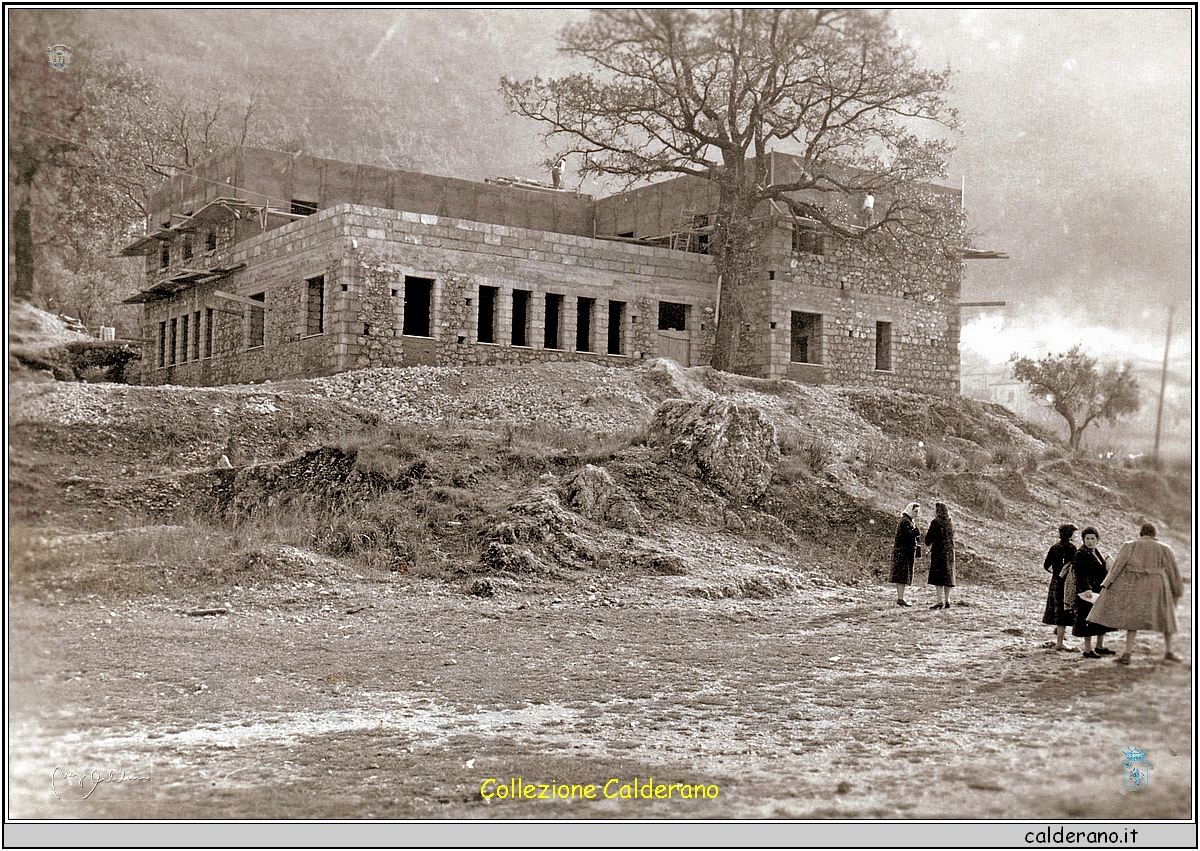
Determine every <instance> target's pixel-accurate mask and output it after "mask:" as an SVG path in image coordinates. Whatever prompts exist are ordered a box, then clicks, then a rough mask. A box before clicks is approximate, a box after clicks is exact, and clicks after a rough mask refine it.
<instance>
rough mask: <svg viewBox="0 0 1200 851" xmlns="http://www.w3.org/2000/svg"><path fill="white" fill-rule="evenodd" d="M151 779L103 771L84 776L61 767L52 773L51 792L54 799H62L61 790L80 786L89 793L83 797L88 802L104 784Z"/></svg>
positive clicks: (56, 767)
mask: <svg viewBox="0 0 1200 851" xmlns="http://www.w3.org/2000/svg"><path fill="white" fill-rule="evenodd" d="M149 782H150V778H149V777H140V776H138V775H136V774H135V775H128V776H127V775H126V774H125V772H124V771H122V772H121V773H120V774H119V775H118V774H117V772H115V771H101V770H100V769H93V770H91V771H86V772H84V773H82V774H76V773H75V772H70V773H68V772H67V771H66V770H65V769H63V768H60V767H59V766H55V767H54V771H52V772H50V791H51V792H53V793H54V797H56V798H61V797H62V796H61V795H59V794H58V790H59V789H60V788H62V789H65V788H66V787H68V786H78V787H79V788H80V789H86V790H87V792H86V794H84V796H83V800H85V801H86V800H87V799H88V798H90V797H91V796H92V793H93V792H95V791H96V789H97V788H98V787H99V786H100V784H102V783H149Z"/></svg>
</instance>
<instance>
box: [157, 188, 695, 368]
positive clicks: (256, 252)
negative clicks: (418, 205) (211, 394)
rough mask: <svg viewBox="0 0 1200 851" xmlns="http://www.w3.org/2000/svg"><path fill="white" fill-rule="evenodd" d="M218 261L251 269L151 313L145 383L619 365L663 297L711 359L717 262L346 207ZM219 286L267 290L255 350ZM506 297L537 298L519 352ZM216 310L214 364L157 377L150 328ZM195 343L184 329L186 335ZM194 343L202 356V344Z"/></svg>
mask: <svg viewBox="0 0 1200 851" xmlns="http://www.w3.org/2000/svg"><path fill="white" fill-rule="evenodd" d="M221 262H222V263H224V264H236V263H239V262H245V263H246V264H247V265H246V268H244V269H242V270H240V271H237V272H234V273H233V274H231V275H229V276H228V277H226V278H224V279H222V280H221V281H219V282H217V283H214V284H209V285H204V286H200V287H192V288H190V289H187V290H184V291H182V292H180V293H177V294H175V295H173V296H170V297H167V298H162V299H157V300H154V301H151V302H148V303H147V304H146V305H145V309H144V313H143V334H144V337H145V339H146V340H150V341H154V342H153V343H152V345H151V346H150V347H148V350H149V351H151V352H152V353H151V356H150V357H148V358H146V359H145V360H144V361H143V373H142V380H143V383H147V384H163V383H172V384H184V385H209V384H226V383H242V382H253V381H262V380H267V379H270V380H279V379H284V378H297V377H305V376H314V375H325V374H331V373H334V372H339V371H344V370H347V369H356V368H362V367H370V366H400V365H408V364H414V363H436V364H440V365H469V364H490V363H520V362H537V361H547V360H580V359H583V360H592V361H596V362H602V363H611V364H629V363H634V362H637V361H638V360H640V359H643V358H651V357H657V356H659V355H661V354H664V352H663V351H662V340H661V339H660V335H659V333H658V328H657V316H658V313H657V310H658V304H659V302H660V301H672V302H678V303H682V304H686V305H687V306H688V309H689V312H690V321H691V328H690V329H689V333H690V355H689V358H688V364H689V365H694V364H700V363H707V362H708V360H709V359H710V357H711V353H712V342H713V327H712V319H711V317H712V315H713V309H714V305H715V302H714V298H715V282H714V277H713V272H712V263H711V260H710V259H709V258H707V257H704V256H702V255H696V254H686V253H683V252H675V251H670V250H668V249H660V248H648V247H646V246H637V245H628V244H623V243H614V242H605V241H602V240H595V239H590V238H587V237H579V236H573V235H568V234H557V233H547V232H540V231H530V230H525V229H521V228H511V227H506V226H502V225H490V224H484V223H479V222H469V221H463V220H457V219H447V218H444V217H438V216H433V215H429V214H417V213H409V212H401V211H393V210H383V209H379V208H370V207H360V206H352V205H340V206H338V207H334V208H331V209H329V210H323V211H321V212H319V213H317V214H314V215H312V216H309V217H307V218H305V219H301V220H298V221H295V222H292V223H290V224H288V225H285V226H283V227H280V228H276V229H274V230H270V231H267V232H266V233H263V234H261V235H259V236H256V237H253V238H251V239H248V240H246V241H244V242H242V243H238V244H237V245H236V246H235V247H234V250H232V251H229V252H228V254H227V255H226V256H225V257H222V258H221ZM168 271H169V270H168ZM153 274H155V275H156V274H159V273H158V271H157V270H154V273H153ZM317 275H322V276H324V315H325V322H324V331H323V332H322V333H321V334H316V335H311V334H308V333H307V322H308V317H309V305H308V303H307V298H308V284H307V281H308V280H309V279H310V278H313V277H315V276H317ZM406 276H413V277H418V278H425V279H432V280H433V281H434V291H433V304H432V310H431V317H430V319H431V329H430V330H431V335H430V336H429V337H428V338H418V337H405V336H404V335H403V329H404V314H405V298H404V287H405V277H406ZM152 280H153V275H152ZM480 287H493V288H495V291H496V302H495V322H494V332H495V342H494V343H485V342H479V339H478V337H479V293H480ZM214 290H222V291H225V292H228V293H231V294H234V295H237V296H240V297H249V296H251V295H253V294H255V293H258V292H263V293H265V302H264V305H265V308H266V311H265V322H264V329H263V345H262V346H252V345H251V342H252V341H251V339H250V330H249V329H250V318H249V317H250V311H251V310H252V308H251V307H250V306H249V305H245V304H243V303H240V302H236V301H229V300H222V299H221V298H219V297H217V296H215V295H214ZM514 290H525V291H528V292H530V293H531V299H530V304H529V319H530V321H529V335H528V340H527V343H528V345H526V346H517V345H513V335H512V330H513V329H512V322H513V291H514ZM548 294H557V295H560V296H562V312H561V334H560V338H561V341H562V345H561V348H558V349H553V348H547V347H546V346H545V339H544V335H545V305H546V296H547V295H548ZM581 298H588V299H593V300H594V309H593V312H592V314H591V330H592V333H591V337H590V345H589V346H588V347H589V348H590V349H591V351H577V350H576V336H577V330H578V325H577V318H578V300H579V299H581ZM611 301H619V302H624V304H625V310H624V315H623V319H622V328H621V339H622V354H619V355H614V354H609V353H608V324H609V303H610V302H611ZM212 305H217V306H220V307H221V308H223V309H224V310H218V311H214V313H213V330H212V334H211V337H212V355H211V357H201V358H199V359H195V358H193V357H191V352H190V351H189V356H188V357H187V358H186V359H184V358H181V357H179V356H178V354H177V357H176V363H175V364H174V365H171V364H170V363H169V362H168V363H167V364H166V365H164V366H161V367H160V366H159V365H158V364H159V361H158V352H157V339H158V333H159V323H160V322H164V321H165V322H168V323H169V322H170V320H171V319H176V320H178V319H179V317H181V316H182V315H184V314H187V315H188V316H189V318H191V317H194V315H195V311H200V312H201V316H202V322H203V317H204V316H205V311H206V310H208V309H210V306H212ZM226 311H232V312H226ZM192 332H194V324H193V323H191V322H190V323H189V339H190V335H191V333H192ZM200 344H201V348H202V352H203V349H204V345H205V343H204V340H201V341H200ZM178 345H182V343H180V344H178ZM177 348H178V346H177Z"/></svg>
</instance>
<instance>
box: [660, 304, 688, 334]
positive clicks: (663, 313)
mask: <svg viewBox="0 0 1200 851" xmlns="http://www.w3.org/2000/svg"><path fill="white" fill-rule="evenodd" d="M687 314H688V306H687V305H686V304H676V303H674V302H670V301H660V302H659V303H658V330H659V331H686V330H687Z"/></svg>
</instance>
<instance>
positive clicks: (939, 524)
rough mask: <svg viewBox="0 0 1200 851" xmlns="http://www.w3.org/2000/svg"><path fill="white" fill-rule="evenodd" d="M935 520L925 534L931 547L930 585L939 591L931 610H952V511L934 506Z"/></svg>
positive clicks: (941, 505)
mask: <svg viewBox="0 0 1200 851" xmlns="http://www.w3.org/2000/svg"><path fill="white" fill-rule="evenodd" d="M933 510H934V518H933V519H932V520H930V521H929V529H928V530H926V532H925V544H926V545H927V546H928V547H929V584H930V585H933V586H934V587H935V588H936V589H937V603H935V604H934V605H932V606H930V607H929V608H931V609H948V608H950V589H951V588H953V587H954V586H955V584H956V583H955V581H954V523H952V522H951V520H950V509H949V508H947V507H946V503H944V502H938V503H935V504H934V506H933Z"/></svg>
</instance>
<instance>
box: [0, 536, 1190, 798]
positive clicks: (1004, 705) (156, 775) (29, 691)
mask: <svg viewBox="0 0 1200 851" xmlns="http://www.w3.org/2000/svg"><path fill="white" fill-rule="evenodd" d="M1177 549H1178V548H1177ZM760 554H761V557H762V560H763V561H765V562H771V561H774V560H780V559H785V558H786V557H787V555H788V554H787V553H784V552H779V551H771V550H770V547H769V546H766V547H763V548H762V549H761V550H760ZM1180 556H1181V562H1182V565H1181V566H1182V568H1183V570H1184V575H1185V577H1186V583H1187V585H1186V589H1187V590H1186V593H1185V596H1184V598H1183V600H1181V602H1180V606H1179V610H1178V611H1179V614H1180V616H1181V629H1182V632H1181V634H1180V636H1179V637H1178V644H1177V647H1178V649H1179V651H1180V652H1182V654H1183V655H1184V656H1185V659H1186V661H1185V663H1184V664H1181V665H1169V664H1166V663H1164V662H1162V660H1161V656H1162V653H1163V646H1162V639H1161V636H1158V635H1147V634H1144V633H1143V634H1142V635H1141V636H1140V637H1139V640H1138V653H1137V656H1136V657H1135V659H1134V663H1133V665H1132V666H1130V667H1128V668H1123V667H1120V666H1117V665H1114V664H1113V663H1112V662H1111V661H1110V660H1108V659H1102V660H1089V659H1084V658H1082V657H1081V656H1080V654H1079V653H1078V652H1074V653H1055V652H1053V651H1050V650H1046V649H1043V648H1042V647H1041V645H1042V642H1043V641H1044V640H1045V639H1046V638H1047V637H1048V634H1049V632H1050V630H1049V628H1048V627H1043V626H1042V625H1041V624H1040V622H1039V621H1040V615H1041V609H1042V606H1043V603H1044V593H1045V589H1044V586H1043V585H1042V584H1040V583H1039V582H1037V581H1035V580H1034V579H1033V578H1031V579H1030V580H1029V581H1028V583H1026V584H1024V585H1022V586H1021V587H1019V588H1012V589H1009V590H1004V591H998V590H996V589H995V588H992V587H985V586H971V585H966V586H962V587H960V588H958V589H957V592H956V595H955V597H956V599H957V602H958V605H955V606H954V607H953V608H952V609H950V610H948V611H931V610H930V609H929V608H928V606H929V604H930V603H932V602H933V599H932V598H933V595H932V590H931V589H929V588H928V587H925V586H917V587H915V588H914V589H913V592H914V593H912V594H910V599H911V600H912V601H913V602H914V606H913V607H912V608H909V609H900V608H898V607H896V606H895V604H894V595H893V592H892V590H891V589H890V587H885V586H874V585H872V586H867V587H859V588H855V587H847V586H844V585H839V584H837V583H834V582H832V581H829V580H827V579H825V578H823V577H822V576H821V575H820V573H819V572H814V573H812V574H810V575H808V576H807V577H805V578H804V579H802V580H801V581H800V582H799V587H798V588H797V590H796V591H795V593H794V594H786V595H783V596H779V597H775V598H773V599H762V600H747V599H706V598H704V597H699V596H692V595H690V594H689V593H687V588H688V587H694V586H695V584H696V580H697V578H696V577H694V576H693V577H662V576H657V577H647V576H639V575H633V574H630V575H625V574H615V573H614V574H597V575H594V576H593V577H592V578H591V580H590V581H586V582H583V583H579V584H566V585H563V586H562V587H561V589H560V593H559V592H556V591H554V590H551V591H549V592H543V593H526V594H512V595H508V596H504V597H495V598H491V599H480V598H475V597H469V596H465V595H463V594H462V593H461V592H460V591H458V590H457V589H454V588H452V587H449V586H447V585H446V584H445V583H440V582H434V581H424V580H422V581H416V580H412V579H409V578H407V577H398V576H395V575H391V576H363V575H361V574H359V575H357V576H356V577H355V576H349V577H346V578H345V581H339V582H337V583H329V582H319V581H313V580H312V579H306V578H305V577H304V576H294V577H292V578H290V579H289V580H288V581H285V582H281V583H275V585H274V586H273V587H268V588H265V589H260V590H257V591H254V590H247V591H241V590H239V589H233V590H231V591H230V592H229V594H230V598H229V599H228V600H227V601H224V604H223V606H222V607H223V608H225V609H226V612H225V613H224V614H217V615H208V616H193V615H189V614H188V606H187V604H186V602H184V601H180V600H179V599H172V598H167V597H162V598H149V599H141V600H137V601H129V602H122V603H117V602H113V601H112V600H105V599H101V598H96V597H93V598H90V599H89V598H87V597H81V598H76V599H69V598H68V599H61V598H60V599H45V598H41V597H30V596H27V595H16V594H14V595H13V597H12V598H11V599H10V620H9V626H8V629H9V635H8V640H9V654H10V691H9V694H10V739H9V742H10V749H11V750H10V765H9V770H10V783H11V798H10V812H9V815H10V816H11V817H15V818H157V819H162V818H204V819H211V818H220V819H254V818H279V819H294V818H347V819H358V818H396V819H407V818H610V817H611V818H643V817H655V818H657V817H699V818H747V817H751V818H755V817H784V818H851V819H856V818H864V819H873V818H931V819H943V818H1035V817H1036V818H1055V819H1063V818H1092V819H1094V818H1114V819H1122V820H1126V819H1138V818H1165V819H1182V818H1190V817H1192V813H1191V812H1190V807H1191V790H1192V787H1191V783H1192V775H1193V766H1192V763H1191V753H1192V740H1191V726H1192V723H1191V706H1190V694H1191V688H1190V686H1191V681H1192V672H1191V663H1192V656H1191V653H1192V651H1191V646H1192V623H1191V616H1190V612H1191V609H1192V590H1191V565H1190V562H1189V561H1188V559H1187V553H1186V551H1183V552H1180ZM209 602H210V604H211V601H209ZM1073 643H1074V644H1076V645H1078V640H1077V639H1076V640H1075V641H1074V642H1073ZM1110 644H1112V645H1113V646H1115V647H1117V648H1120V647H1121V645H1122V644H1123V636H1122V637H1114V638H1113V639H1110ZM1129 747H1137V748H1141V749H1142V750H1144V751H1145V752H1146V754H1147V759H1148V761H1149V765H1150V775H1149V777H1150V780H1149V788H1147V789H1144V790H1137V791H1129V790H1126V789H1124V788H1123V773H1122V768H1123V762H1122V760H1123V757H1122V751H1123V750H1125V749H1126V748H1129ZM489 778H495V779H496V781H497V783H494V784H491V786H489V787H488V789H487V790H485V791H489V792H494V791H495V789H496V788H497V786H507V787H509V788H511V786H512V780H513V779H514V778H519V779H520V782H521V783H524V784H530V783H534V784H553V785H552V786H551V789H553V788H554V787H555V786H557V784H568V785H571V784H573V785H576V786H578V787H580V789H579V790H578V791H577V792H576V794H579V793H580V792H583V791H584V789H583V787H586V786H587V785H588V784H591V785H593V786H594V787H595V788H594V790H593V792H592V794H593V795H594V796H595V797H594V798H593V799H590V800H589V799H586V798H584V799H577V800H561V799H554V798H551V799H539V798H535V799H532V800H524V799H522V800H512V799H511V798H510V799H508V800H503V799H500V798H499V797H491V798H490V799H485V798H484V797H482V796H481V786H483V784H484V783H485V781H487V780H488V779H489ZM614 778H615V779H616V780H618V781H619V782H618V783H615V784H610V785H608V787H607V789H608V792H609V793H610V794H613V795H615V796H617V797H614V798H606V797H605V791H604V790H605V784H607V783H608V781H610V780H611V779H614ZM635 778H637V788H638V789H639V790H645V789H646V788H647V787H645V783H646V782H647V781H648V780H649V779H650V778H653V783H654V785H655V786H659V785H662V786H669V785H670V784H687V785H688V786H689V790H690V791H694V790H695V788H696V787H695V784H699V785H701V786H703V787H705V790H706V793H711V792H713V791H714V790H712V789H711V788H709V787H713V786H715V787H716V790H715V791H716V794H715V795H710V796H709V797H699V798H688V799H684V800H681V799H680V798H679V795H680V794H681V791H682V789H681V787H676V788H674V789H665V790H663V791H664V794H665V792H667V791H669V792H670V793H671V798H670V799H669V800H668V799H663V798H659V799H655V798H649V799H646V798H637V799H633V798H625V799H623V798H621V797H620V794H621V791H622V790H621V787H622V786H628V787H630V788H629V789H626V790H625V791H626V794H631V793H632V792H631V790H632V789H633V788H634V779H635ZM98 779H99V780H102V781H106V782H99V783H98V782H96V781H97V780H98ZM540 788H541V787H540V786H539V794H554V792H553V791H550V792H548V793H547V792H541V791H540ZM568 791H569V790H568Z"/></svg>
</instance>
